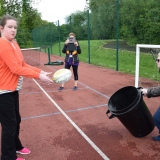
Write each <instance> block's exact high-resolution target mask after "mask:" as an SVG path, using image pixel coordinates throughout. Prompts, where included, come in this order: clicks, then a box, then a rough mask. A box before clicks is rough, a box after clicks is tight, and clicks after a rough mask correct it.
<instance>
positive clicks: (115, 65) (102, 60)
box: [52, 40, 160, 81]
mask: <svg viewBox="0 0 160 160" xmlns="http://www.w3.org/2000/svg"><path fill="white" fill-rule="evenodd" d="M79 43H80V46H81V49H82V53H81V54H80V55H79V58H80V61H82V62H86V63H89V61H90V63H91V64H94V65H97V66H102V67H105V68H110V69H113V70H117V69H118V70H117V71H119V72H124V73H127V74H132V75H135V64H136V53H135V52H130V51H127V50H119V51H118V56H117V54H116V50H115V49H108V48H104V47H103V46H104V45H105V43H107V40H91V41H90V56H89V53H88V41H87V40H83V41H79ZM63 45H64V43H62V42H61V44H60V50H59V44H58V43H57V44H55V45H53V47H52V52H53V53H52V54H55V55H61V56H62V57H64V56H65V54H63V53H62V52H61V50H62V48H63ZM60 52H61V53H60ZM89 57H90V59H89ZM139 75H140V77H144V78H148V79H153V80H156V81H159V80H160V73H159V70H158V68H157V66H156V63H155V61H154V60H153V57H152V55H151V53H141V54H140V70H139Z"/></svg>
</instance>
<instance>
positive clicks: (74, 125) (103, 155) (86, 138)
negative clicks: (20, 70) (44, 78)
mask: <svg viewBox="0 0 160 160" xmlns="http://www.w3.org/2000/svg"><path fill="white" fill-rule="evenodd" d="M33 81H34V82H35V83H36V84H37V86H38V87H39V88H40V89H41V90H42V91H43V93H44V94H45V95H46V96H47V97H48V99H49V100H50V101H51V102H52V103H53V104H54V105H55V106H56V108H57V109H58V110H59V111H60V112H61V113H62V114H63V116H64V117H65V118H66V119H67V120H68V121H69V122H70V123H71V124H72V125H73V127H74V128H75V129H76V130H77V131H78V132H79V133H80V134H81V135H82V136H83V138H84V139H85V140H86V141H87V142H88V143H89V144H90V145H91V146H92V147H93V148H94V149H95V150H96V151H97V152H98V154H99V155H100V156H101V157H102V158H103V159H104V160H109V158H108V157H107V156H106V155H105V154H104V153H103V152H102V151H101V150H100V149H99V148H98V147H97V146H96V145H95V144H94V143H93V142H92V141H91V139H90V138H89V137H88V136H87V135H86V134H85V133H84V132H83V131H82V130H81V129H80V128H79V127H78V126H77V125H76V124H75V123H74V122H73V121H72V120H71V119H70V117H69V116H68V115H67V114H66V113H65V112H64V111H63V110H62V109H61V108H60V107H59V106H58V104H57V103H56V102H55V101H54V100H53V99H52V98H51V97H50V96H49V95H48V94H47V92H46V91H45V90H44V89H43V88H42V87H41V86H40V85H39V84H38V82H37V81H36V80H35V79H33Z"/></svg>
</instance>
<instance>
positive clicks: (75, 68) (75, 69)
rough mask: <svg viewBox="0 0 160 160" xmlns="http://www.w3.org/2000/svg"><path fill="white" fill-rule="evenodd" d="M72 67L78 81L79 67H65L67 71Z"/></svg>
mask: <svg viewBox="0 0 160 160" xmlns="http://www.w3.org/2000/svg"><path fill="white" fill-rule="evenodd" d="M71 66H72V69H73V74H74V80H75V81H77V80H78V65H77V66H74V65H65V68H66V69H70V68H71Z"/></svg>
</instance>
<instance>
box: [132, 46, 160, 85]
mask: <svg viewBox="0 0 160 160" xmlns="http://www.w3.org/2000/svg"><path fill="white" fill-rule="evenodd" d="M140 48H150V49H153V48H160V45H152V44H137V45H136V69H135V71H136V72H135V87H136V88H137V87H138V82H139V62H140Z"/></svg>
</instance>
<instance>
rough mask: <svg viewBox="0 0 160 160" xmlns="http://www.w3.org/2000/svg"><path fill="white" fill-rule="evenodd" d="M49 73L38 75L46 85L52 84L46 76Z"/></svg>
mask: <svg viewBox="0 0 160 160" xmlns="http://www.w3.org/2000/svg"><path fill="white" fill-rule="evenodd" d="M50 73H51V72H45V73H40V75H39V79H40V80H41V81H42V82H43V83H44V84H46V85H50V84H52V83H53V81H52V79H51V78H50V77H49V76H47V75H48V74H50Z"/></svg>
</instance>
